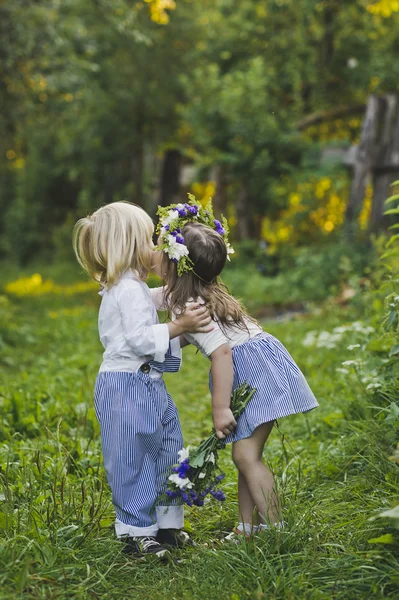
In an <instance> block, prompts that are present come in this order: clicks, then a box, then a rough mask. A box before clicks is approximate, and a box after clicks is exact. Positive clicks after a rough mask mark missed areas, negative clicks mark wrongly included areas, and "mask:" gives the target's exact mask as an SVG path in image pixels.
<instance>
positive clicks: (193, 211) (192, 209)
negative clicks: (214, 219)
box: [185, 204, 198, 217]
mask: <svg viewBox="0 0 399 600" xmlns="http://www.w3.org/2000/svg"><path fill="white" fill-rule="evenodd" d="M185 207H186V210H187V212H189V213H190V215H192V216H193V217H195V216H196V215H198V206H197V205H194V206H191V204H186V205H185Z"/></svg>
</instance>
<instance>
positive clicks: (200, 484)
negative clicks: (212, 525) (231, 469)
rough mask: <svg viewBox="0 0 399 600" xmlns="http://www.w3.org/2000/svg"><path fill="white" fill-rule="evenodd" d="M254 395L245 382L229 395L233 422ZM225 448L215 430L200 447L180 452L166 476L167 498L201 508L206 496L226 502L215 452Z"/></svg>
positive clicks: (222, 476)
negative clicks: (219, 486) (220, 485)
mask: <svg viewBox="0 0 399 600" xmlns="http://www.w3.org/2000/svg"><path fill="white" fill-rule="evenodd" d="M254 393H255V389H254V388H252V387H251V386H250V385H248V384H247V383H243V384H241V385H240V386H238V387H237V388H236V389H235V390H234V392H233V394H232V396H231V404H230V408H231V411H232V413H233V415H234V418H235V419H238V417H239V416H240V415H241V414H242V413H243V412H244V409H245V407H246V406H247V404H248V402H249V401H250V399H251V398H252V396H253V395H254ZM225 445H226V443H225V441H224V440H220V439H219V438H217V437H216V432H215V429H213V430H212V432H211V434H210V435H209V436H208V437H207V438H206V439H205V440H203V441H202V442H201V443H200V444H199V446H196V447H195V446H187V448H183V449H182V450H180V452H179V462H178V464H177V465H175V466H174V467H173V468H172V473H171V474H170V475H169V477H168V484H167V489H166V491H165V494H166V497H167V499H169V500H172V499H173V498H178V497H180V498H182V500H183V502H185V503H186V504H188V505H189V506H193V505H194V506H203V504H204V500H205V498H206V496H208V494H209V495H210V496H213V498H215V500H220V501H223V500H225V499H226V496H225V494H224V493H223V491H222V490H221V489H220V488H219V489H217V488H218V485H219V483H220V481H221V480H222V479H223V478H224V474H223V473H222V472H221V470H220V468H219V461H218V458H219V457H218V450H221V449H222V448H224V447H225Z"/></svg>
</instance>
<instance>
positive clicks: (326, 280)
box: [223, 239, 376, 315]
mask: <svg viewBox="0 0 399 600" xmlns="http://www.w3.org/2000/svg"><path fill="white" fill-rule="evenodd" d="M375 260H376V251H375V248H373V247H372V246H370V245H368V244H366V243H364V244H362V243H360V242H359V243H358V245H357V246H354V245H353V244H348V243H347V242H345V241H344V240H341V239H338V240H336V241H335V242H329V243H326V244H325V245H323V246H318V247H317V251H315V248H314V247H313V246H307V247H304V248H300V249H298V250H296V251H293V253H292V254H291V255H288V252H287V254H286V255H284V254H283V255H282V256H280V257H276V256H272V257H269V256H268V255H267V254H266V248H265V247H264V246H262V245H259V243H248V242H246V243H244V244H238V245H236V257H235V258H234V260H233V261H232V264H231V265H229V266H228V267H226V269H225V271H224V273H223V280H224V281H225V283H226V284H227V286H228V287H229V288H230V290H231V292H232V293H233V295H236V296H239V297H241V296H243V295H244V299H245V302H246V303H247V308H248V310H249V311H250V312H258V313H259V314H261V315H262V314H263V313H264V309H265V307H267V306H270V305H280V306H289V305H297V306H301V305H303V303H319V302H321V301H323V300H325V299H326V298H328V297H329V296H338V295H339V294H340V293H341V292H342V291H343V290H344V288H345V286H350V287H351V288H353V293H355V292H356V291H358V288H359V278H361V277H362V276H363V275H369V274H370V272H371V271H372V268H373V264H374V263H375ZM236 261H237V262H236ZM245 265H246V266H245ZM244 269H245V270H244ZM273 271H274V272H276V271H277V274H276V275H274V276H268V273H273ZM263 273H266V276H264V275H263ZM347 299H348V300H349V298H347ZM266 314H267V313H266Z"/></svg>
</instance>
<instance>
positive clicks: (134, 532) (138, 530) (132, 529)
mask: <svg viewBox="0 0 399 600" xmlns="http://www.w3.org/2000/svg"><path fill="white" fill-rule="evenodd" d="M115 533H116V537H118V538H121V537H126V536H128V537H147V536H148V537H154V536H156V535H157V533H158V525H157V523H154V524H153V525H149V526H148V527H136V526H135V525H127V524H126V523H122V521H119V519H116V520H115Z"/></svg>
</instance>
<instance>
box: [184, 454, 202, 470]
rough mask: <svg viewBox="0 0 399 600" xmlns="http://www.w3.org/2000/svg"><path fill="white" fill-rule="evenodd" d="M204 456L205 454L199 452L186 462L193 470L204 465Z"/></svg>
mask: <svg viewBox="0 0 399 600" xmlns="http://www.w3.org/2000/svg"><path fill="white" fill-rule="evenodd" d="M205 454H206V453H205V452H200V453H199V454H197V456H194V458H190V459H189V461H188V464H189V465H190V467H193V468H195V469H198V468H200V467H202V466H203V465H204V463H205Z"/></svg>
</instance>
